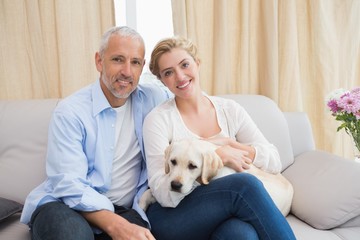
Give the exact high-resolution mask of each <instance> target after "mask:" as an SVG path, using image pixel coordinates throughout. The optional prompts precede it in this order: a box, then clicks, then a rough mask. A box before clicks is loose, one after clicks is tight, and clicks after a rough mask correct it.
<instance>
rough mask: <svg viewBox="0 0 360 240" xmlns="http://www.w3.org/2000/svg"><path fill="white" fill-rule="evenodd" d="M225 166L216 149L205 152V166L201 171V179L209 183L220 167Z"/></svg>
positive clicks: (204, 182)
mask: <svg viewBox="0 0 360 240" xmlns="http://www.w3.org/2000/svg"><path fill="white" fill-rule="evenodd" d="M223 166H224V164H223V162H222V160H221V158H220V157H219V155H217V154H216V152H215V151H209V152H206V153H204V154H203V167H202V172H201V181H202V183H203V184H208V183H209V181H210V180H211V179H212V178H213V177H214V176H215V175H216V174H217V171H218V169H220V168H222V167H223Z"/></svg>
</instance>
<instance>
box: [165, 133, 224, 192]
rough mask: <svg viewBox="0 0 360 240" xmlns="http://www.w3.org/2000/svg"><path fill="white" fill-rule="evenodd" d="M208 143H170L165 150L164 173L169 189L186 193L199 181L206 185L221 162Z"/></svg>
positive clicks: (185, 141) (195, 141)
mask: <svg viewBox="0 0 360 240" xmlns="http://www.w3.org/2000/svg"><path fill="white" fill-rule="evenodd" d="M216 148H217V147H216V146H215V145H214V144H212V143H210V142H207V141H203V140H196V139H184V140H180V141H175V142H172V143H171V144H170V145H169V146H168V147H167V148H166V150H165V172H166V174H168V176H169V179H170V189H171V190H172V191H177V192H181V193H188V192H189V191H191V189H192V187H193V183H194V182H195V181H196V180H197V179H199V180H200V182H202V183H203V184H208V183H209V181H210V180H211V178H213V177H214V176H215V175H216V173H217V171H218V169H220V168H222V167H223V162H222V160H221V159H220V157H219V156H218V155H217V154H216V152H215V150H216Z"/></svg>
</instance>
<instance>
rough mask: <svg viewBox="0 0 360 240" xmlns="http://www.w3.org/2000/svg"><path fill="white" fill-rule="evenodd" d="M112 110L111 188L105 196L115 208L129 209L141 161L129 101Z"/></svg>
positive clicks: (134, 192)
mask: <svg viewBox="0 0 360 240" xmlns="http://www.w3.org/2000/svg"><path fill="white" fill-rule="evenodd" d="M114 110H115V111H116V126H114V127H115V143H116V149H115V152H114V160H113V165H112V174H111V187H110V190H109V191H108V192H106V193H105V195H106V196H107V197H108V198H109V199H110V200H111V202H112V203H113V204H115V205H117V206H125V207H131V206H132V203H133V199H134V197H135V194H136V186H137V184H138V181H139V180H138V179H139V176H140V172H141V160H142V156H141V152H140V147H139V144H138V140H137V137H136V135H135V126H134V118H133V114H132V111H131V99H128V100H127V101H126V103H125V104H124V105H123V106H121V107H118V108H114ZM124 126H125V127H124ZM119 139H121V141H119ZM124 180H126V181H124Z"/></svg>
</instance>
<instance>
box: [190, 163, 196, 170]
mask: <svg viewBox="0 0 360 240" xmlns="http://www.w3.org/2000/svg"><path fill="white" fill-rule="evenodd" d="M188 168H189V169H190V170H193V169H195V168H197V166H196V165H194V164H192V163H190V164H189V166H188Z"/></svg>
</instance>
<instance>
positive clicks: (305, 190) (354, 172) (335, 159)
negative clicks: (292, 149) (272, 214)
mask: <svg viewBox="0 0 360 240" xmlns="http://www.w3.org/2000/svg"><path fill="white" fill-rule="evenodd" d="M283 174H284V176H285V177H286V178H287V179H288V180H289V181H290V182H291V183H292V185H293V187H294V198H293V202H292V207H291V212H292V214H294V215H295V216H297V217H298V218H299V219H301V220H303V221H304V222H306V223H308V224H309V225H311V226H313V227H314V228H317V229H331V228H334V227H337V226H339V225H341V224H344V223H345V222H347V221H349V220H350V219H353V218H355V217H357V216H359V215H360V184H359V183H360V164H359V163H356V162H354V161H351V160H348V159H344V158H342V157H339V156H336V155H334V154H330V153H327V152H324V151H316V150H315V151H309V152H305V153H302V154H300V155H299V156H297V157H296V158H295V162H294V163H293V164H292V165H291V166H290V167H289V168H287V169H286V170H285V171H284V172H283ZM359 227H360V226H359Z"/></svg>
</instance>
